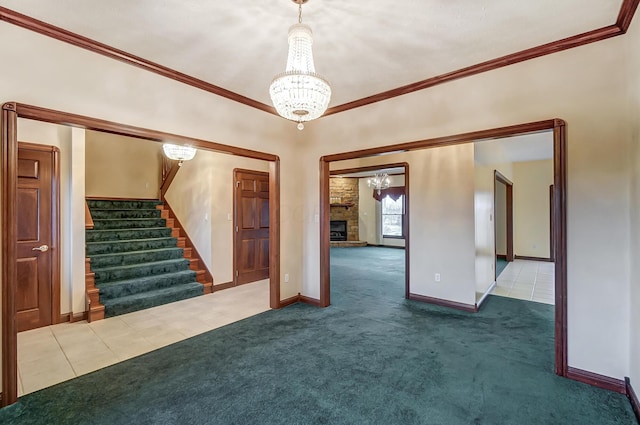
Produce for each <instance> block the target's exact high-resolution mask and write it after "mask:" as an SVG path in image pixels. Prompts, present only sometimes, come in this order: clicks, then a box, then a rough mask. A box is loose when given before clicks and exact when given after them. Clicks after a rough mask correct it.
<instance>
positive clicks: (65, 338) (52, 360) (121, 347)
mask: <svg viewBox="0 0 640 425" xmlns="http://www.w3.org/2000/svg"><path fill="white" fill-rule="evenodd" d="M267 310H269V281H268V280H262V281H259V282H254V283H250V284H247V285H242V286H238V287H235V288H230V289H226V290H224V291H220V292H215V293H213V294H208V295H204V296H201V297H196V298H191V299H188V300H184V301H178V302H175V303H172V304H167V305H163V306H159V307H154V308H150V309H147V310H141V311H136V312H133V313H129V314H124V315H121V316H116V317H111V318H108V319H105V320H99V321H96V322H93V323H87V322H86V321H82V322H76V323H61V324H58V325H53V326H47V327H44V328H39V329H34V330H31V331H26V332H20V333H19V334H18V396H22V395H24V394H28V393H31V392H34V391H37V390H39V389H42V388H46V387H49V386H51V385H54V384H57V383H59V382H62V381H66V380H68V379H72V378H75V377H76V376H80V375H83V374H85V373H89V372H93V371H94V370H97V369H100V368H103V367H106V366H109V365H112V364H114V363H118V362H121V361H124V360H127V359H130V358H132V357H135V356H139V355H141V354H144V353H147V352H149V351H153V350H156V349H158V348H161V347H164V346H166V345H169V344H173V343H174V342H178V341H181V340H183V339H186V338H189V337H192V336H195V335H198V334H200V333H203V332H207V331H210V330H212V329H215V328H219V327H221V326H224V325H227V324H229V323H232V322H236V321H238V320H242V319H245V318H247V317H250V316H253V315H256V314H258V313H262V312H264V311H267Z"/></svg>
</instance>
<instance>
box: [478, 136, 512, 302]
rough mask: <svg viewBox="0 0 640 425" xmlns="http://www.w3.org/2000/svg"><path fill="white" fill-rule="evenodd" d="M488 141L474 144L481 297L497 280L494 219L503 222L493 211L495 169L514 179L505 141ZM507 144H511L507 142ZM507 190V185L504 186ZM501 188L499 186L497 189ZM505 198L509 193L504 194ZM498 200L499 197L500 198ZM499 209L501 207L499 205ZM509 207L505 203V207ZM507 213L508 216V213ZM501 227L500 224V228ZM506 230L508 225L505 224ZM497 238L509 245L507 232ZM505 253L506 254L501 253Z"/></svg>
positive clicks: (479, 289) (503, 248) (504, 248)
mask: <svg viewBox="0 0 640 425" xmlns="http://www.w3.org/2000/svg"><path fill="white" fill-rule="evenodd" d="M505 140H508V139H500V140H497V141H493V140H488V141H482V142H476V143H474V144H473V145H474V146H473V147H474V152H473V155H474V184H475V195H474V216H475V249H476V259H475V262H476V264H475V270H476V276H475V278H476V292H477V293H478V296H482V295H483V294H484V293H485V292H487V290H488V289H489V288H490V287H491V285H492V284H493V282H494V281H495V266H496V264H495V251H496V249H495V247H496V237H495V235H496V231H495V227H494V226H495V225H494V220H500V214H499V213H496V212H495V211H494V193H493V188H494V186H493V182H494V179H495V174H494V173H495V170H498V171H499V172H500V173H502V175H503V176H505V177H507V178H508V179H509V180H511V179H512V178H513V166H512V163H511V162H508V158H507V156H506V152H505V151H504V146H503V142H504V141H505ZM507 143H508V142H507ZM503 188H504V185H503ZM497 189H498V190H499V189H500V186H497ZM505 195H506V192H505ZM498 198H500V196H499V195H498ZM498 208H500V206H498ZM505 208H506V204H505ZM505 214H506V213H505ZM500 225H501V224H500V223H498V226H500ZM503 225H504V226H505V229H506V222H505V223H504V224H503ZM502 233H503V234H501V233H499V234H498V235H497V239H498V241H497V242H498V245H499V242H500V239H501V238H503V239H504V241H505V244H506V231H503V232H502ZM501 250H503V251H504V252H501ZM497 252H498V254H506V246H504V247H502V248H501V247H500V246H498V250H497Z"/></svg>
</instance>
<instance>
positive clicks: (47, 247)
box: [31, 245, 49, 252]
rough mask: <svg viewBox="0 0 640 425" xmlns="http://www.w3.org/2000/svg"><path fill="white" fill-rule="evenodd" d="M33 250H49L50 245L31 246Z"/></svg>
mask: <svg viewBox="0 0 640 425" xmlns="http://www.w3.org/2000/svg"><path fill="white" fill-rule="evenodd" d="M31 251H40V252H47V251H49V245H40V246H39V247H37V248H31Z"/></svg>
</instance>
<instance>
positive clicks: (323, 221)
mask: <svg viewBox="0 0 640 425" xmlns="http://www.w3.org/2000/svg"><path fill="white" fill-rule="evenodd" d="M549 130H551V131H552V134H553V137H552V138H553V160H552V163H553V184H554V203H553V208H554V210H553V217H554V220H553V223H554V235H553V238H552V239H553V244H554V246H555V250H554V252H555V259H556V264H555V269H554V278H555V283H554V287H555V293H554V305H555V307H554V311H555V319H554V320H555V325H554V329H555V350H554V351H555V372H556V374H558V375H560V376H567V373H568V365H567V264H566V253H567V241H566V189H565V188H566V179H567V165H566V124H565V122H564V121H562V120H560V119H551V120H547V121H538V122H532V123H526V124H520V125H513V126H509V127H501V128H494V129H489V130H481V131H476V132H470V133H463V134H457V135H452V136H444V137H439V138H434V139H427V140H419V141H415V142H407V143H401V144H396V145H388V146H382V147H377V148H371V149H364V150H360V151H351V152H344V153H338V154H332V155H327V156H323V157H321V158H320V300H319V305H320V306H322V307H327V306H329V305H330V304H331V280H330V267H331V265H330V261H331V255H330V238H329V226H330V209H329V200H330V195H329V193H330V191H329V179H330V175H331V164H332V163H333V162H336V161H344V160H363V159H364V158H370V157H375V156H381V155H385V154H400V153H404V152H410V151H416V150H423V149H431V148H438V147H445V146H452V145H460V144H468V143H473V142H478V141H485V140H493V139H501V138H505V137H511V136H516V135H523V134H530V133H538V132H544V131H549ZM491 180H493V179H492V178H491V179H490V181H491ZM491 227H493V224H492V226H491ZM408 236H410V234H409V235H408ZM492 239H493V238H492ZM488 252H490V257H489V258H490V261H489V264H490V265H491V266H494V258H493V257H494V250H493V249H492V250H491V251H488ZM407 254H408V252H407ZM407 262H408V264H410V259H409V255H407ZM491 266H490V267H489V270H490V271H491V275H490V276H491V277H492V278H493V276H494V272H493V270H491V269H492V267H491ZM407 270H408V268H407ZM409 276H410V274H409V273H407V279H409ZM439 277H440V276H439V275H438V274H437V273H436V276H435V281H436V282H437V281H438V278H439ZM492 280H493V279H492ZM410 286H411V282H408V283H407V292H408V297H409V298H410V299H416V300H418V301H423V302H430V303H436V304H441V305H445V306H448V307H453V308H458V309H461V310H466V311H477V310H478V302H476V304H474V305H469V304H461V303H458V302H453V301H448V300H444V299H438V298H429V297H422V296H419V297H414V296H413V295H414V294H411V292H410V291H409V288H410Z"/></svg>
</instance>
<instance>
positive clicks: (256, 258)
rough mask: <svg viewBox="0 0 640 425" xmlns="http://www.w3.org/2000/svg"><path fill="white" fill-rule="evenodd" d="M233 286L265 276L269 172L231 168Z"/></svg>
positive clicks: (266, 274)
mask: <svg viewBox="0 0 640 425" xmlns="http://www.w3.org/2000/svg"><path fill="white" fill-rule="evenodd" d="M234 182H235V202H234V210H235V214H234V217H235V223H234V231H235V243H234V246H235V248H234V250H235V252H234V265H235V278H234V283H235V284H236V285H242V284H243V283H249V282H255V281H257V280H262V279H267V278H268V277H269V174H268V173H262V172H258V171H249V170H234Z"/></svg>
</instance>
